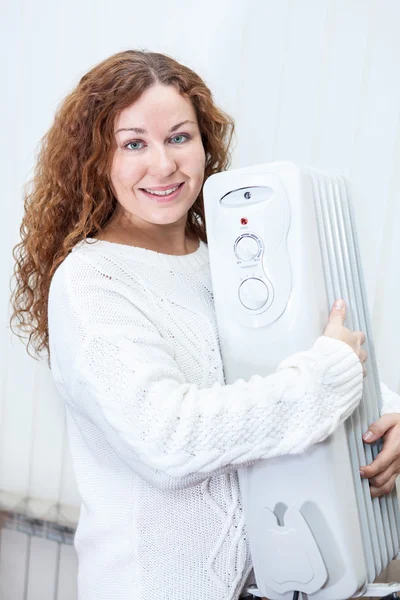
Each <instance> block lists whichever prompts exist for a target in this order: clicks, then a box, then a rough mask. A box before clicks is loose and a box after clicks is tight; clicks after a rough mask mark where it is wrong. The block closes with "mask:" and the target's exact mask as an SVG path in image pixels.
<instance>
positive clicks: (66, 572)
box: [57, 545, 78, 600]
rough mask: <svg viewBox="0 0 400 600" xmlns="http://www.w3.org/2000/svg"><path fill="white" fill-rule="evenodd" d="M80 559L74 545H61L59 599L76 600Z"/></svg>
mask: <svg viewBox="0 0 400 600" xmlns="http://www.w3.org/2000/svg"><path fill="white" fill-rule="evenodd" d="M77 570H78V561H77V557H76V553H75V550H74V548H73V547H72V546H65V545H63V546H61V554H60V568H59V574H58V589H57V600H76V598H77V597H78V591H77Z"/></svg>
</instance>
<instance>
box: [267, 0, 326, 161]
mask: <svg viewBox="0 0 400 600" xmlns="http://www.w3.org/2000/svg"><path fill="white" fill-rule="evenodd" d="M332 11H333V8H332V3H331V2H329V1H328V0H322V1H320V2H315V1H314V0H305V1H304V2H294V1H292V2H291V3H290V11H289V15H288V25H287V27H288V29H287V46H286V51H285V57H284V74H283V81H282V94H281V98H280V101H279V112H278V115H277V129H276V134H275V140H274V158H275V159H289V160H295V161H299V162H305V163H310V162H311V159H312V156H311V153H312V147H313V137H314V136H315V135H316V131H315V115H316V112H317V110H318V100H319V89H320V86H321V82H322V81H323V78H324V69H325V61H326V54H327V51H328V48H329V43H330V36H331V20H330V16H331V12H332Z"/></svg>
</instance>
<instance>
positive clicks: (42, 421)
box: [0, 0, 400, 600]
mask: <svg viewBox="0 0 400 600" xmlns="http://www.w3.org/2000/svg"><path fill="white" fill-rule="evenodd" d="M1 8H2V12H3V13H4V14H3V18H2V22H3V23H5V27H4V33H3V35H2V36H1V41H0V44H1V45H2V47H1V51H2V52H1V56H2V57H3V65H2V82H3V83H4V82H5V85H3V86H2V94H1V103H2V107H1V108H2V110H1V114H2V116H3V117H4V118H3V122H2V133H3V136H2V139H3V144H2V145H1V150H0V152H1V161H0V165H1V167H0V168H1V182H2V203H3V204H2V206H3V211H2V214H3V235H2V237H1V240H0V252H1V254H0V255H1V257H2V259H1V261H0V269H1V278H0V281H2V282H3V284H2V285H3V290H2V292H1V294H0V319H1V321H0V323H1V324H2V331H3V334H2V342H1V346H0V347H1V354H0V359H1V360H0V369H1V377H0V382H1V392H0V502H1V503H2V505H3V506H7V507H11V508H14V509H18V507H19V506H21V499H22V498H25V499H26V498H28V499H29V500H28V501H25V503H24V504H23V505H22V508H23V509H24V510H28V512H29V511H31V513H32V514H35V515H37V516H39V517H43V518H46V517H53V518H56V517H57V515H59V517H60V520H61V521H62V522H65V523H68V522H69V521H71V522H73V521H74V520H75V519H76V514H77V513H76V510H74V508H73V507H74V506H75V507H76V506H77V505H78V496H77V493H76V489H75V485H74V480H73V475H72V470H71V465H70V460H69V457H68V454H67V453H66V451H65V448H66V439H65V430H64V422H63V413H62V405H61V402H60V401H59V399H58V398H57V397H56V395H55V393H54V388H53V384H52V382H51V378H50V375H49V372H48V369H47V366H46V365H45V363H42V364H40V363H36V362H35V361H34V360H32V359H31V358H29V357H28V356H27V355H26V353H25V350H24V348H23V346H22V344H21V343H20V342H19V341H18V340H11V336H10V334H9V332H8V329H7V322H8V297H9V292H8V284H7V282H8V280H9V278H10V275H11V272H12V266H13V265H12V258H11V248H12V246H13V245H14V244H15V243H16V242H17V240H18V227H19V223H20V220H21V216H22V186H23V183H24V182H25V181H26V180H27V179H28V178H29V176H30V174H31V170H32V166H33V162H34V155H35V151H36V148H37V145H38V142H39V140H40V138H41V136H42V135H43V134H44V133H45V131H46V130H47V128H48V127H49V125H50V123H51V122H52V118H53V114H54V111H55V108H56V106H57V105H58V103H59V102H60V101H61V99H62V98H63V97H64V95H65V94H66V93H67V92H68V91H69V90H70V89H71V88H72V87H73V86H74V85H75V84H76V83H77V82H78V80H79V78H80V77H81V76H82V74H83V73H84V72H85V71H86V70H87V69H89V68H90V67H91V66H93V65H94V64H96V63H97V62H99V61H100V60H102V59H104V58H105V57H107V56H109V55H110V54H113V53H115V52H118V51H120V50H123V49H128V48H147V49H152V50H156V51H161V52H166V53H168V54H171V55H172V56H174V57H175V58H177V59H178V60H181V61H182V62H184V63H185V64H187V65H189V66H190V67H192V68H193V69H195V70H197V71H198V72H199V73H200V74H201V75H202V76H203V77H204V78H205V80H206V81H207V82H208V84H209V86H210V87H211V89H212V90H213V91H214V94H215V97H216V99H217V101H218V102H219V103H220V104H221V105H222V107H223V108H225V109H226V110H227V111H228V112H230V113H231V114H232V115H233V116H234V118H235V119H236V122H237V148H236V151H235V155H234V166H244V165H248V164H252V163H259V162H264V161H271V160H277V159H292V160H295V161H298V162H301V163H307V164H310V165H314V166H317V167H325V168H331V169H334V170H340V171H342V172H343V173H344V174H345V175H347V176H348V177H349V178H350V179H351V181H352V183H353V189H354V201H355V213H356V219H357V225H358V232H359V238H360V245H361V254H362V259H363V263H364V270H365V276H366V283H367V290H368V300H369V305H370V309H371V314H372V320H373V328H374V339H375V344H376V349H377V355H378V359H379V365H380V369H381V378H382V379H383V380H384V381H385V382H386V383H387V384H388V385H389V386H390V387H391V388H392V389H394V390H396V391H398V392H400V367H399V351H398V337H399V334H400V314H399V310H398V307H399V306H400V277H399V275H400V268H399V257H400V236H399V235H397V230H398V229H399V226H400V201H399V194H400V191H399V190H400V186H399V184H400V169H399V163H400V125H399V116H400V78H399V77H398V66H399V64H400V36H398V24H399V23H400V3H399V2H398V1H397V0H218V1H217V2H216V1H215V0H213V1H211V0H203V1H202V2H201V3H199V2H193V1H188V0H181V1H178V0H169V2H168V3H166V2H164V1H163V0H149V1H148V2H138V1H132V0H130V1H127V0H120V1H116V2H113V3H112V2H109V1H107V2H106V1H105V0H85V1H84V2H82V1H79V2H78V1H77V0H70V1H69V2H63V3H56V2H52V1H50V0H36V2H31V1H29V0H25V1H24V0H3V3H2V7H1ZM56 503H61V507H58V508H57V506H56V507H55V504H56ZM60 511H61V512H60ZM18 535H19V536H21V535H22V534H16V533H15V532H10V534H9V540H8V544H9V545H8V547H9V548H10V547H11V546H10V544H11V541H10V540H11V539H16V537H17V538H18V539H17V542H16V543H17V546H15V547H18V548H20V547H21V544H22V546H23V544H24V543H26V540H25V538H21V537H18ZM13 536H14V537H13ZM3 537H4V536H3ZM26 539H29V538H26ZM21 540H22V541H21ZM24 540H25V541H24ZM35 543H36V542H35ZM6 546H7V544H5V541H4V539H3V543H2V552H1V556H2V558H1V561H2V562H1V561H0V585H1V573H4V572H7V573H8V577H9V578H10V577H11V578H12V576H13V573H15V574H17V573H18V578H19V579H18V581H19V583H18V585H19V586H20V587H19V588H18V591H17V588H15V589H14V588H13V586H12V584H10V583H8V584H7V586H6V587H7V589H8V590H11V589H12V593H11V591H9V598H10V599H11V598H12V600H20V598H21V599H22V598H25V597H27V596H26V595H24V594H25V592H24V589H23V588H24V586H25V588H26V590H28V589H29V590H31V591H30V592H29V593H30V595H29V600H35V598H36V597H37V598H40V600H47V599H50V598H52V599H53V595H52V593H53V592H51V590H53V589H54V585H52V584H48V586H47V588H46V590H47V591H46V590H44V588H43V589H41V591H38V592H37V595H35V594H36V592H34V591H32V590H36V589H38V588H37V580H35V581H36V583H35V582H34V579H32V577H34V575H30V577H31V579H30V583H29V585H28V584H27V583H26V579H24V582H25V583H24V586H22V584H21V581H22V575H21V573H25V574H26V573H27V570H26V568H25V564H26V562H25V561H26V555H25V554H24V551H23V552H21V551H19V552H17V551H15V557H16V558H15V561H14V563H13V565H12V567H11V568H8V567H7V564H9V563H4V555H6V556H7V555H8V556H9V551H8V552H7V551H6V554H5V551H4V548H5V547H6ZM43 551H45V552H48V551H49V552H50V553H51V550H49V547H48V546H46V549H45V550H43ZM39 555H40V553H39ZM54 556H56V555H54ZM18 557H19V558H18ZM60 560H61V559H60ZM56 561H59V558H58V555H57V556H56ZM57 564H58V563H57ZM60 564H67V563H64V562H62V560H61V562H60ZM71 564H72V563H71ZM5 565H6V567H5ZM68 568H69V567H68ZM70 568H71V571H70V574H71V578H73V577H74V569H75V567H74V566H73V567H70ZM31 571H32V570H31ZM61 572H62V573H64V571H63V568H61ZM56 583H57V582H56ZM57 585H58V584H57ZM3 586H4V579H3ZM10 586H11V587H10ZM21 586H22V587H21ZM29 586H30V587H29ZM35 586H36V587H35ZM45 587H46V586H45ZM0 595H1V598H4V599H5V600H8V597H7V590H4V587H3V589H2V593H1V594H0ZM60 599H61V596H59V600H60ZM71 600H72V598H71Z"/></svg>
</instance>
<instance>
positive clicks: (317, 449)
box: [204, 162, 400, 600]
mask: <svg viewBox="0 0 400 600" xmlns="http://www.w3.org/2000/svg"><path fill="white" fill-rule="evenodd" d="M204 203H205V215H206V221H207V233H208V246H209V255H210V265H211V276H212V284H213V291H214V300H215V307H216V313H217V323H218V329H219V335H220V344H221V353H222V358H223V363H224V369H225V377H226V382H227V383H233V382H234V381H236V380H237V379H238V378H243V379H249V378H250V377H251V375H253V374H255V373H258V374H260V375H268V374H270V373H273V372H275V370H276V367H277V366H278V364H279V363H280V362H281V361H282V360H283V359H285V358H287V357H288V356H290V355H292V354H294V353H296V352H299V351H302V350H305V349H307V348H309V347H311V346H312V344H313V342H314V341H315V339H316V338H317V337H318V336H319V335H321V333H322V332H323V329H324V327H325V326H326V324H327V317H328V314H329V311H330V308H331V306H332V304H333V302H334V300H335V299H337V298H344V299H345V301H346V305H347V320H346V326H348V327H349V328H350V329H353V330H361V331H364V332H365V334H366V337H367V342H366V344H365V346H364V347H365V349H366V350H367V351H368V354H369V361H368V376H367V377H366V379H365V380H364V393H363V400H362V402H361V404H360V406H359V408H358V409H357V410H356V411H355V412H354V413H353V415H352V416H351V417H350V418H349V419H348V420H347V421H346V423H345V424H344V425H342V426H340V427H339V428H338V429H337V430H336V431H335V432H334V434H333V435H331V436H330V437H329V438H328V439H327V440H326V441H324V442H322V443H320V444H317V445H315V446H313V447H311V448H310V449H309V450H308V451H306V452H304V453H302V454H299V455H287V456H282V457H278V458H274V459H271V460H263V461H258V462H256V463H255V464H254V465H252V466H250V467H247V468H243V469H241V470H240V471H239V481H240V488H241V494H242V502H243V508H244V513H245V519H246V526H247V532H248V536H249V542H250V549H251V553H252V559H253V566H254V574H255V579H256V585H254V586H252V587H251V588H249V590H248V591H249V592H251V594H253V595H254V596H256V597H263V596H265V597H267V598H269V599H270V600H289V599H292V598H293V597H294V594H296V593H297V592H299V593H302V594H304V596H305V597H307V598H312V599H315V600H346V599H348V598H351V597H360V596H363V595H368V596H370V595H372V596H385V595H387V594H390V593H392V592H393V593H394V592H396V591H397V590H399V589H400V585H398V584H388V585H386V586H385V585H383V586H382V585H381V586H379V585H377V584H373V583H372V582H373V581H374V580H375V578H376V577H377V576H378V575H379V574H380V573H381V572H382V570H383V569H385V568H386V566H387V565H388V563H389V562H390V561H391V560H392V558H394V557H395V556H396V555H397V553H398V550H399V539H400V516H399V507H398V501H397V497H396V493H395V491H394V492H392V494H390V495H386V496H384V497H380V498H375V499H371V496H370V490H369V483H368V480H362V479H361V478H360V475H359V467H360V466H361V465H365V464H369V463H370V462H372V460H373V459H374V458H375V457H376V455H377V454H378V452H379V449H380V448H379V447H378V445H373V446H372V447H371V446H368V445H364V444H363V442H362V434H363V433H364V432H365V431H366V430H367V429H368V425H369V424H370V423H372V422H373V421H375V420H376V419H377V418H378V417H379V412H380V404H381V392H380V383H379V377H378V371H377V365H376V359H375V354H374V347H373V343H372V340H371V329H370V323H369V316H368V310H367V303H366V296H365V289H364V283H363V276H362V271H361V266H360V258H359V250H358V246H357V239H356V231H355V227H354V220H353V216H352V211H351V204H350V189H349V184H348V182H347V181H346V179H345V178H344V177H342V176H340V175H332V174H330V173H326V172H322V171H319V170H315V169H311V168H306V167H302V168H300V167H298V166H297V165H295V164H293V163H290V162H276V163H270V164H265V165H257V166H253V167H246V168H242V169H237V170H232V171H227V172H223V173H219V174H216V175H213V176H211V177H210V178H209V179H208V180H207V182H206V184H205V186H204ZM387 597H389V596H387ZM390 597H396V596H395V595H394V596H390Z"/></svg>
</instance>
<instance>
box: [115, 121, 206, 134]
mask: <svg viewBox="0 0 400 600" xmlns="http://www.w3.org/2000/svg"><path fill="white" fill-rule="evenodd" d="M186 123H193V124H194V125H197V123H196V122H195V121H190V120H189V119H187V120H186V121H181V123H177V124H176V125H174V126H173V127H171V129H170V130H169V131H170V133H173V132H174V131H176V130H177V129H179V128H180V127H182V125H186ZM119 131H134V132H135V133H139V134H144V133H147V131H146V130H145V129H142V128H141V127H122V128H121V129H117V131H116V132H115V133H116V134H117V133H118V132H119Z"/></svg>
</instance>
